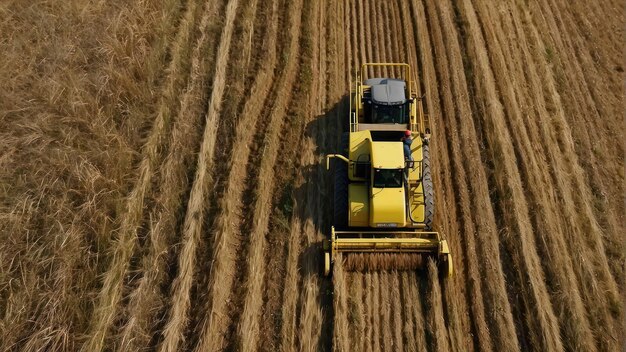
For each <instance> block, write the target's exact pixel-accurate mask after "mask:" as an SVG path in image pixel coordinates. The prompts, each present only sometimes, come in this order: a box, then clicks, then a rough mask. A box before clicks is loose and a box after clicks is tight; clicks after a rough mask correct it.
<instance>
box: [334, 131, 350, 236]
mask: <svg viewBox="0 0 626 352" xmlns="http://www.w3.org/2000/svg"><path fill="white" fill-rule="evenodd" d="M348 138H349V137H348V133H343V134H342V135H341V144H340V148H341V149H340V154H341V155H343V156H345V157H347V156H348ZM334 214H335V218H334V220H335V221H334V225H335V228H337V229H345V228H347V227H348V165H347V164H346V163H345V162H344V161H343V160H338V161H337V162H336V163H335V202H334Z"/></svg>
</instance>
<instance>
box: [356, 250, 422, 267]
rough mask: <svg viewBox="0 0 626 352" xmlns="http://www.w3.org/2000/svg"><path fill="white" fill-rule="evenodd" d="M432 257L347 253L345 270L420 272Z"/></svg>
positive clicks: (419, 254) (411, 254) (403, 254)
mask: <svg viewBox="0 0 626 352" xmlns="http://www.w3.org/2000/svg"><path fill="white" fill-rule="evenodd" d="M429 256H430V255H428V254H421V253H345V254H344V258H345V264H344V265H345V270H348V271H380V270H419V269H424V268H425V267H426V265H425V264H426V259H428V257H429Z"/></svg>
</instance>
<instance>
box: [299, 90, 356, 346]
mask: <svg viewBox="0 0 626 352" xmlns="http://www.w3.org/2000/svg"><path fill="white" fill-rule="evenodd" d="M347 126H348V95H345V96H343V97H341V98H340V99H338V100H337V102H336V103H335V104H334V105H333V106H332V107H330V108H329V109H328V110H327V111H326V112H325V113H324V114H321V115H318V116H316V117H315V119H313V120H312V121H311V122H309V123H308V124H307V125H306V127H305V131H304V138H303V141H306V140H307V139H309V140H311V141H312V142H313V144H314V146H315V149H314V150H313V154H314V155H313V160H314V162H313V163H311V164H308V165H304V166H301V169H300V170H299V173H300V175H301V176H302V182H301V184H300V185H299V186H298V187H296V189H294V192H293V196H294V203H296V204H298V207H297V208H298V211H297V213H296V214H294V215H295V216H296V217H298V218H299V219H300V223H301V225H302V235H301V236H302V237H301V241H300V243H307V245H306V247H305V248H303V250H302V251H301V252H300V255H299V258H298V266H299V268H300V274H301V275H302V279H303V282H312V280H319V288H320V292H319V295H318V296H317V297H318V305H319V306H321V307H323V316H322V319H323V321H322V329H323V330H322V333H321V334H320V341H319V342H320V343H319V344H318V346H319V350H320V351H330V350H332V336H333V331H332V327H333V320H334V314H333V285H332V280H331V279H330V278H329V277H326V276H324V275H323V260H322V253H323V252H322V242H321V237H322V236H323V238H328V236H329V233H330V229H331V226H332V211H333V204H332V202H333V196H332V195H333V191H334V190H333V185H332V179H333V178H332V167H331V170H330V171H328V170H326V160H325V157H326V155H327V154H329V153H335V152H337V150H338V145H339V141H340V138H341V134H342V132H343V131H347ZM320 234H321V235H320ZM305 236H313V237H305ZM311 279H312V280H311ZM302 308H303V307H301V306H300V305H298V307H297V316H301V314H300V313H301V310H302Z"/></svg>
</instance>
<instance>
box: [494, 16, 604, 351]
mask: <svg viewBox="0 0 626 352" xmlns="http://www.w3.org/2000/svg"><path fill="white" fill-rule="evenodd" d="M492 16H493V14H492ZM512 19H513V20H515V19H516V17H513V18H512ZM504 20H506V18H504ZM493 22H494V23H498V22H500V21H499V20H498V19H497V18H493ZM502 25H507V22H506V21H502ZM497 32H498V33H500V32H507V33H514V32H515V30H514V29H513V28H506V27H505V28H502V29H500V30H498V31H497ZM503 42H504V40H503ZM510 43H519V44H520V45H519V47H520V48H527V47H528V44H527V43H526V40H525V38H524V37H518V38H517V40H515V41H512V42H510ZM520 48H517V47H512V48H509V49H508V51H509V52H517V51H519V50H520ZM524 56H525V54H524V53H519V54H517V55H507V56H506V59H507V61H509V64H508V66H509V68H510V69H516V72H514V74H513V75H508V76H509V77H510V76H514V77H524V71H525V72H526V75H527V76H529V77H530V78H531V80H530V82H529V83H531V84H532V85H531V86H530V89H528V91H526V90H525V89H524V88H523V87H522V86H521V84H520V83H518V80H516V79H509V80H508V82H510V84H512V85H515V90H516V91H518V92H519V93H518V95H517V96H518V97H522V99H523V100H525V101H531V102H534V103H533V104H532V106H534V107H536V108H537V109H538V111H537V112H524V111H521V110H522V109H523V107H520V106H518V104H517V103H516V102H515V101H513V102H510V101H509V102H507V105H508V106H509V109H510V110H512V111H513V112H514V113H513V114H511V116H512V118H511V120H510V121H511V124H512V125H513V126H514V130H516V131H518V133H517V134H519V135H521V136H519V137H518V136H517V134H516V136H514V143H516V149H518V150H522V153H523V154H525V155H527V157H526V162H524V163H522V165H521V170H522V172H523V173H524V174H525V175H524V179H523V181H524V182H525V183H526V184H527V186H526V188H528V189H530V192H528V196H529V199H530V201H531V202H533V203H534V204H536V205H538V207H537V208H536V209H537V210H536V213H537V215H532V216H533V218H535V220H534V222H535V223H536V225H535V227H536V228H537V229H540V230H539V231H538V234H537V237H538V238H537V245H538V249H539V250H540V251H541V252H543V253H544V254H543V255H542V257H544V258H545V259H544V260H543V261H542V262H543V263H545V264H544V270H545V271H546V274H547V275H548V276H547V277H546V279H547V280H548V282H549V283H551V284H550V286H551V291H553V293H551V294H552V301H553V302H554V305H555V309H556V312H557V314H558V315H559V316H560V321H561V329H560V330H561V332H562V334H563V342H564V344H565V346H566V348H569V349H572V350H585V351H593V350H594V349H595V346H593V337H592V335H591V331H590V329H589V323H588V321H587V319H586V317H585V315H586V313H585V310H584V307H583V305H582V301H581V297H580V293H579V291H578V289H577V286H578V284H577V280H576V278H575V275H574V273H573V272H572V271H571V270H570V269H569V268H571V267H572V266H573V264H572V262H571V259H570V256H569V252H568V249H567V246H566V243H565V241H564V239H563V236H561V235H559V234H561V233H563V231H564V230H563V229H564V225H563V224H561V219H560V218H559V216H557V214H558V212H559V211H562V209H558V208H557V201H556V200H555V199H549V197H548V196H549V194H548V193H546V192H545V191H544V190H543V189H540V188H536V187H531V185H536V184H550V183H551V182H552V179H551V176H550V174H549V172H548V171H549V170H547V169H546V168H544V167H543V165H541V162H540V161H537V160H536V159H537V157H538V156H541V155H553V153H554V151H551V150H553V149H555V148H557V147H556V145H557V143H552V142H553V140H552V138H550V136H549V135H546V133H545V132H546V130H547V128H545V127H544V126H549V122H548V121H545V122H540V123H538V124H537V123H535V122H533V123H530V124H526V126H524V124H525V122H527V119H524V118H522V117H521V116H528V115H530V114H534V115H536V116H537V117H538V119H539V120H544V118H543V117H544V116H548V115H549V113H548V112H547V110H546V107H545V105H546V103H545V100H543V98H544V97H543V89H542V87H541V85H542V84H541V83H540V82H541V81H542V80H541V79H539V76H538V75H537V73H536V70H535V66H539V65H531V66H530V67H527V66H528V62H532V61H533V58H532V57H530V56H528V57H526V59H524ZM515 58H520V60H519V61H517V60H515ZM514 60H515V61H517V62H511V61H514ZM529 93H534V95H538V96H536V97H529V96H526V95H527V94H529ZM538 126H539V129H541V130H542V132H539V131H536V129H537V127H538ZM527 129H528V131H527ZM535 136H536V137H535ZM534 139H536V140H534ZM542 141H546V142H550V143H545V144H546V145H545V146H542V149H543V150H542V151H540V152H538V153H537V152H536V149H537V147H536V145H538V144H539V143H541V142H542ZM546 149H547V150H546ZM552 172H553V173H557V174H559V173H561V172H562V171H561V170H559V168H558V163H556V164H555V165H554V166H553V168H552ZM556 178H557V179H561V178H563V176H562V175H559V176H557V177H556ZM558 183H559V181H557V182H555V184H558ZM544 234H552V235H544ZM559 287H571V288H572V289H570V290H566V291H565V292H563V290H560V289H559Z"/></svg>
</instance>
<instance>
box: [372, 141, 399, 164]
mask: <svg viewBox="0 0 626 352" xmlns="http://www.w3.org/2000/svg"><path fill="white" fill-rule="evenodd" d="M372 167H374V168H377V169H402V168H404V149H403V148H402V142H400V141H398V142H372Z"/></svg>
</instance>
